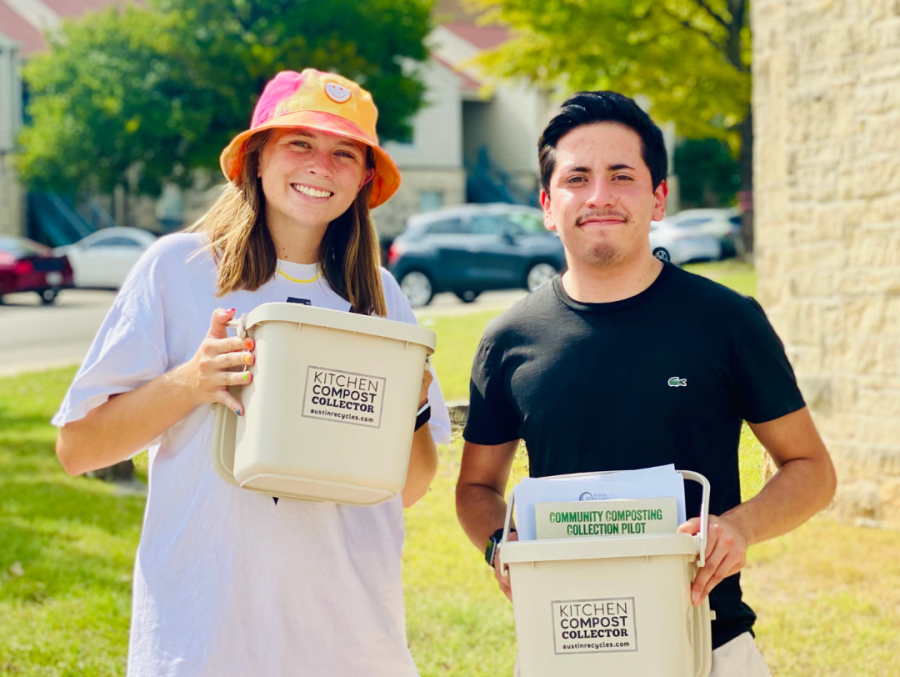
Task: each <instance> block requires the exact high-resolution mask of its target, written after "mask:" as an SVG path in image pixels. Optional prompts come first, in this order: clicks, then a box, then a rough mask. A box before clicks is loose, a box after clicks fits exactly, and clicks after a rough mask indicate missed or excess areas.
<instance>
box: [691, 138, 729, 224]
mask: <svg viewBox="0 0 900 677" xmlns="http://www.w3.org/2000/svg"><path fill="white" fill-rule="evenodd" d="M675 166H676V167H678V188H679V191H680V198H681V199H680V202H681V208H682V209H690V208H695V207H723V206H727V205H733V204H734V202H735V199H736V198H737V193H738V190H739V189H740V184H741V180H740V175H739V172H738V165H737V162H736V161H735V159H734V158H733V157H732V155H731V149H730V148H729V147H728V144H726V143H725V142H724V141H720V140H719V139H685V140H683V141H682V142H681V143H679V144H678V145H677V146H676V147H675Z"/></svg>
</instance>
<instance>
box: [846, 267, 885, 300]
mask: <svg viewBox="0 0 900 677" xmlns="http://www.w3.org/2000/svg"><path fill="white" fill-rule="evenodd" d="M835 276H836V278H837V283H836V284H837V288H838V289H839V290H840V292H841V293H842V294H844V295H849V296H860V295H866V294H900V266H884V267H881V268H865V267H853V268H848V269H846V270H839V271H836V272H835Z"/></svg>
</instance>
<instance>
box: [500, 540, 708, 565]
mask: <svg viewBox="0 0 900 677" xmlns="http://www.w3.org/2000/svg"><path fill="white" fill-rule="evenodd" d="M698 543H699V541H698V540H697V539H696V538H695V537H694V536H689V535H688V534H650V535H646V536H622V537H617V538H560V539H547V540H541V541H510V542H508V543H504V544H503V545H501V546H500V562H501V564H511V563H516V562H553V561H560V560H585V559H612V558H614V557H648V556H654V555H655V556H663V555H688V556H691V557H693V556H696V555H697V549H698Z"/></svg>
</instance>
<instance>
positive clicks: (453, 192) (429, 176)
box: [373, 60, 466, 236]
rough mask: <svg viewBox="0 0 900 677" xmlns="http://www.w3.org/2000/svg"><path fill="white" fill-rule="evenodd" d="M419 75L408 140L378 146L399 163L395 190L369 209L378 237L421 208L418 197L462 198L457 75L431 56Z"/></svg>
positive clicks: (392, 232) (447, 200) (442, 201)
mask: <svg viewBox="0 0 900 677" xmlns="http://www.w3.org/2000/svg"><path fill="white" fill-rule="evenodd" d="M422 75H423V78H424V80H425V83H426V86H427V88H428V89H427V92H426V95H425V105H424V107H423V108H422V109H421V110H420V111H419V113H418V114H417V115H416V117H415V119H414V121H413V134H412V140H411V143H408V144H402V143H394V142H387V143H385V145H384V148H385V150H386V151H387V152H388V153H389V154H390V156H391V158H393V160H394V162H396V163H397V166H398V167H399V168H400V172H401V175H402V183H401V184H400V189H399V190H398V191H397V194H396V195H394V197H393V198H391V200H390V201H389V202H388V203H386V204H384V205H382V206H381V207H379V208H378V209H376V210H375V211H374V212H373V216H374V219H375V224H376V227H377V228H378V232H379V234H380V235H382V236H391V235H396V234H397V233H399V232H400V231H401V230H402V229H403V226H404V224H405V223H406V220H407V219H408V218H409V217H410V216H412V215H413V214H416V213H418V212H419V211H421V209H422V205H423V201H426V202H427V201H429V200H431V201H432V202H433V201H434V200H435V199H437V200H439V201H440V204H442V205H450V204H459V203H461V202H465V197H466V195H465V183H466V179H465V172H464V170H463V162H462V145H463V140H462V99H461V93H460V78H459V76H458V75H457V74H456V73H454V72H453V71H452V70H450V69H449V68H447V67H445V66H444V65H442V64H440V63H438V62H437V61H434V60H430V61H429V62H427V63H426V64H425V65H424V67H423V69H422ZM424 193H429V195H423V194H424Z"/></svg>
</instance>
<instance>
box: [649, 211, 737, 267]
mask: <svg viewBox="0 0 900 677" xmlns="http://www.w3.org/2000/svg"><path fill="white" fill-rule="evenodd" d="M650 247H651V249H652V250H653V255H654V256H655V257H656V258H658V259H660V260H662V261H671V262H672V263H674V264H675V265H676V266H680V265H683V264H685V263H689V262H691V261H716V260H718V259H720V258H722V245H721V243H720V242H719V240H718V239H717V238H715V237H713V236H712V235H708V234H706V233H702V232H697V231H696V230H694V229H691V228H682V227H679V226H678V225H676V224H674V223H672V222H671V221H669V220H668V219H663V220H662V221H654V222H653V223H651V224H650Z"/></svg>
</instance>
